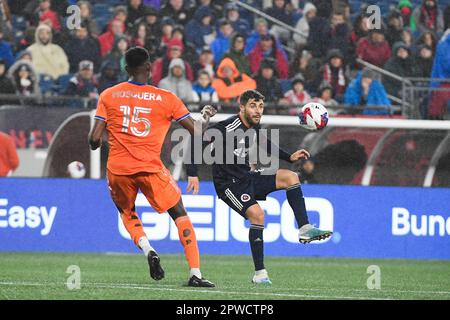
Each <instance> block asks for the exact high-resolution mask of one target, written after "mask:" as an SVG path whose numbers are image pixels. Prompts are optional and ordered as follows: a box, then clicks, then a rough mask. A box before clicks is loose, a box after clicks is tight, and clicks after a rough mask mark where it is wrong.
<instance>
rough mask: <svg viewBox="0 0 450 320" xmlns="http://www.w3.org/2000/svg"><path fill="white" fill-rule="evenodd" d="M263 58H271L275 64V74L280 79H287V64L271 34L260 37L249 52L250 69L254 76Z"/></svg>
mask: <svg viewBox="0 0 450 320" xmlns="http://www.w3.org/2000/svg"><path fill="white" fill-rule="evenodd" d="M264 58H273V59H275V61H276V62H277V66H276V67H277V72H278V75H279V78H280V79H287V78H288V74H289V63H288V61H287V59H286V57H285V55H284V54H283V52H282V51H281V49H279V48H278V47H277V44H276V40H275V37H274V36H273V35H271V34H265V35H262V36H261V39H260V41H258V43H257V44H256V46H255V48H254V49H253V50H252V52H250V55H249V60H250V69H251V70H252V72H253V73H254V74H256V73H257V72H258V70H259V67H260V65H261V61H262V60H263V59H264Z"/></svg>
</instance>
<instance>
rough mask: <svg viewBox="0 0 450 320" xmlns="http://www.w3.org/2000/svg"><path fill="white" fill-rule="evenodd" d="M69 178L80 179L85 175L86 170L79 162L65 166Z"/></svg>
mask: <svg viewBox="0 0 450 320" xmlns="http://www.w3.org/2000/svg"><path fill="white" fill-rule="evenodd" d="M67 172H68V173H69V177H71V178H73V179H81V178H84V176H85V175H86V168H85V167H84V164H83V163H81V162H80V161H73V162H71V163H69V165H68V166H67Z"/></svg>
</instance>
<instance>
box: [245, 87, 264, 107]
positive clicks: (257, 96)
mask: <svg viewBox="0 0 450 320" xmlns="http://www.w3.org/2000/svg"><path fill="white" fill-rule="evenodd" d="M265 98H266V97H264V96H263V95H262V94H261V93H260V92H259V91H257V90H247V91H245V92H244V93H243V94H241V96H240V97H239V103H240V104H241V105H246V104H247V102H248V101H249V100H250V99H254V100H255V101H260V100H262V101H264V99H265Z"/></svg>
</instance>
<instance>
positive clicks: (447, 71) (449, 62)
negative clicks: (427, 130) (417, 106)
mask: <svg viewBox="0 0 450 320" xmlns="http://www.w3.org/2000/svg"><path fill="white" fill-rule="evenodd" d="M449 50H450V29H447V31H446V32H445V33H444V35H443V36H442V38H441V40H440V41H439V43H438V45H437V47H436V55H435V57H434V62H433V68H432V71H431V78H433V79H436V80H433V81H431V82H430V87H431V89H432V92H431V96H430V102H429V109H428V117H429V118H430V119H439V120H442V119H443V116H444V115H445V113H447V109H448V107H449V101H450V83H449V82H448V81H442V80H444V79H449V78H450V55H449ZM437 79H441V81H439V80H437ZM438 88H439V89H442V90H436V89H438Z"/></svg>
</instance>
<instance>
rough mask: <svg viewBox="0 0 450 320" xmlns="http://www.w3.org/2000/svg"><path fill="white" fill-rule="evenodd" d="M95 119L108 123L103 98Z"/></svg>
mask: <svg viewBox="0 0 450 320" xmlns="http://www.w3.org/2000/svg"><path fill="white" fill-rule="evenodd" d="M94 118H95V119H98V120H102V121H106V107H105V104H104V103H103V98H102V96H100V98H99V99H98V103H97V111H96V112H95V117H94Z"/></svg>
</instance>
